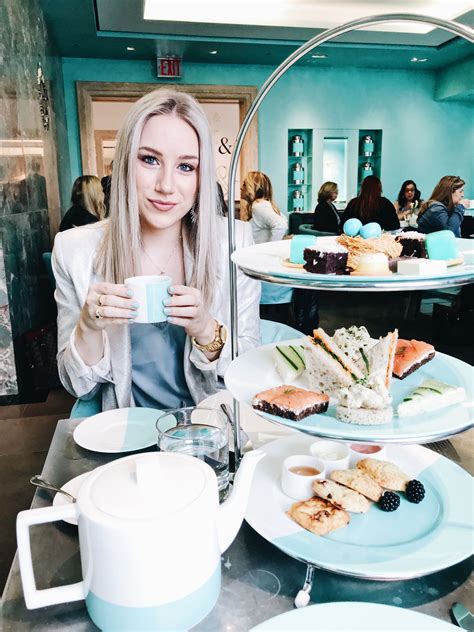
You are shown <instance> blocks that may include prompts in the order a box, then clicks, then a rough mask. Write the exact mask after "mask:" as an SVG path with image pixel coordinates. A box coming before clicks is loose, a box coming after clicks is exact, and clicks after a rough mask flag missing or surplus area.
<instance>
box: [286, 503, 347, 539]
mask: <svg viewBox="0 0 474 632" xmlns="http://www.w3.org/2000/svg"><path fill="white" fill-rule="evenodd" d="M287 515H288V516H289V517H290V518H292V519H293V520H294V521H295V522H297V523H298V524H299V525H300V527H303V529H307V530H308V531H311V532H312V533H315V534H316V535H327V534H328V533H331V531H335V530H336V529H341V528H342V527H345V526H346V525H348V524H349V521H350V518H349V514H348V513H346V512H345V511H344V510H343V509H339V508H338V507H335V506H334V505H331V503H330V502H328V501H327V500H323V499H322V498H310V499H309V500H302V501H300V502H297V503H294V504H293V505H292V506H291V507H290V508H289V509H288V512H287Z"/></svg>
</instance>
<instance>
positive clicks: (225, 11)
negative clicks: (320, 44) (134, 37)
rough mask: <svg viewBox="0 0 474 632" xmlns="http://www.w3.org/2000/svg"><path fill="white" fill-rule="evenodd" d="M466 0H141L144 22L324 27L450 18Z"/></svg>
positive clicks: (413, 27) (405, 29) (420, 28)
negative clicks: (381, 19)
mask: <svg viewBox="0 0 474 632" xmlns="http://www.w3.org/2000/svg"><path fill="white" fill-rule="evenodd" d="M472 6H473V5H472V2H471V1H466V0H391V1H387V0H365V1H357V0H329V1H328V0H199V1H196V0H174V1H173V2H163V0H145V7H144V14H143V17H144V19H145V20H159V21H172V22H187V23H190V22H194V23H203V24H204V23H206V24H229V25H238V24H248V25H252V26H273V27H290V28H318V29H329V28H333V27H336V26H339V25H341V24H344V23H346V22H350V21H352V20H356V19H359V18H363V17H367V16H371V15H381V14H389V13H414V14H419V15H429V16H433V17H437V18H441V19H445V20H454V19H456V18H457V17H459V16H461V15H463V14H464V13H466V12H468V11H469V10H470V9H471V8H472ZM366 30H373V31H388V32H393V33H428V32H429V31H431V30H433V27H430V26H429V25H424V24H417V23H409V22H391V23H387V24H380V25H377V26H375V27H370V28H368V29H366Z"/></svg>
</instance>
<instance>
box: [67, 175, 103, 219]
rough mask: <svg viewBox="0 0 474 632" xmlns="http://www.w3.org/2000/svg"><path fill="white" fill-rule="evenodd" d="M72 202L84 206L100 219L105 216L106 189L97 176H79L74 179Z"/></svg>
mask: <svg viewBox="0 0 474 632" xmlns="http://www.w3.org/2000/svg"><path fill="white" fill-rule="evenodd" d="M71 202H72V203H73V204H76V205H78V206H82V208H85V209H86V211H89V213H91V215H95V216H96V217H97V219H99V220H102V219H104V217H105V214H106V210H105V204H104V191H103V189H102V184H101V183H100V180H99V178H97V177H96V176H79V177H78V178H76V179H75V180H74V184H73V185H72V192H71Z"/></svg>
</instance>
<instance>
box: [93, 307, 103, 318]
mask: <svg viewBox="0 0 474 632" xmlns="http://www.w3.org/2000/svg"><path fill="white" fill-rule="evenodd" d="M95 317H96V318H104V317H103V316H102V314H101V313H100V312H99V308H97V309H96V310H95Z"/></svg>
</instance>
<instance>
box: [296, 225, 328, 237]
mask: <svg viewBox="0 0 474 632" xmlns="http://www.w3.org/2000/svg"><path fill="white" fill-rule="evenodd" d="M298 232H299V234H300V235H314V236H315V237H335V236H336V235H337V233H328V232H326V231H324V230H316V229H315V228H313V225H312V224H301V225H300V226H299V228H298Z"/></svg>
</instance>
